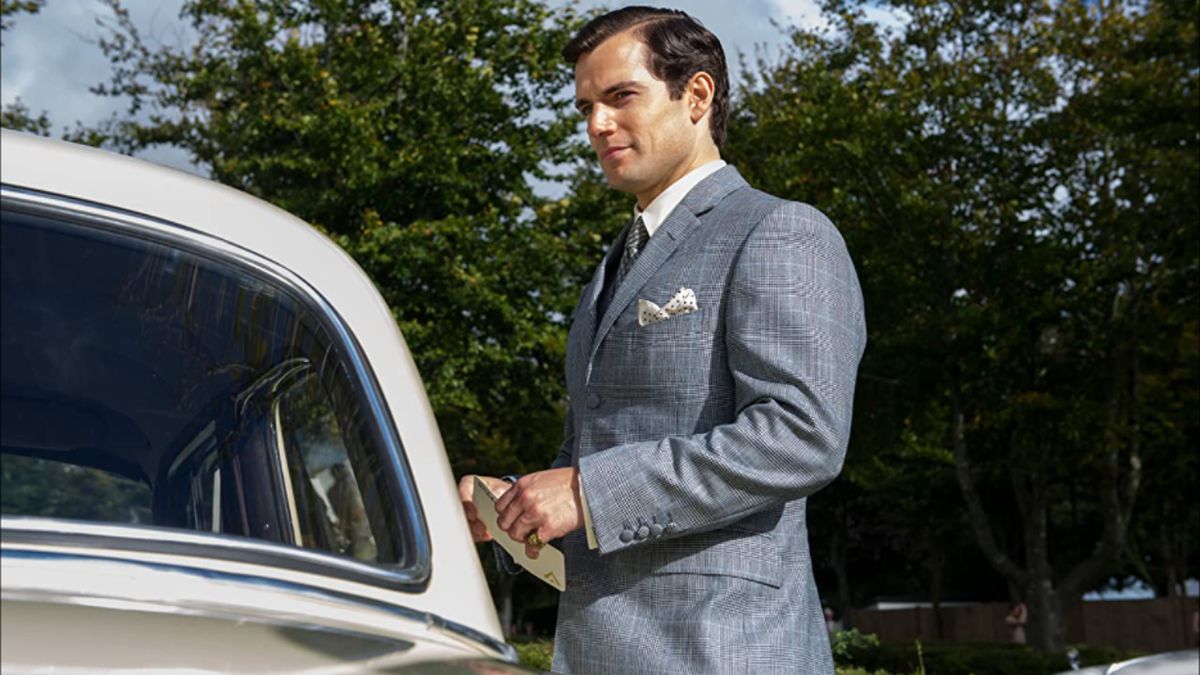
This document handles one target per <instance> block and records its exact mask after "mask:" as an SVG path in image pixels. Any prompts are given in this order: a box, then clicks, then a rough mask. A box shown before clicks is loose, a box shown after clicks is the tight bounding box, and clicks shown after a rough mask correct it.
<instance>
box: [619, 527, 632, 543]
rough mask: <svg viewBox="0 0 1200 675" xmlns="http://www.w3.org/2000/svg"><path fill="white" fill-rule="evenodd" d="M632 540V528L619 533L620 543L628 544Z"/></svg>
mask: <svg viewBox="0 0 1200 675" xmlns="http://www.w3.org/2000/svg"><path fill="white" fill-rule="evenodd" d="M631 541H633V530H625V531H624V532H622V533H621V543H622V544H628V543H629V542H631Z"/></svg>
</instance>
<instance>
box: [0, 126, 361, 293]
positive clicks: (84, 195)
mask: <svg viewBox="0 0 1200 675" xmlns="http://www.w3.org/2000/svg"><path fill="white" fill-rule="evenodd" d="M0 148H2V150H3V152H2V153H0V179H2V180H3V182H4V183H5V184H7V185H12V186H17V187H23V188H28V189H31V190H37V191H39V192H47V193H52V194H57V195H62V196H65V197H71V198H74V199H78V200H82V201H87V202H96V203H101V204H107V205H110V206H115V207H117V208H121V209H124V210H128V211H132V212H134V213H138V214H142V215H146V216H151V217H154V218H158V219H162V220H166V221H169V222H174V223H184V224H186V225H187V227H188V228H190V229H194V230H197V231H200V232H203V233H205V234H209V235H212V236H215V237H218V238H220V239H223V240H225V241H227V242H230V243H233V244H237V245H239V246H241V247H243V248H246V249H249V250H251V251H254V252H255V253H256V254H258V255H260V256H263V257H265V258H268V259H270V260H272V261H274V262H277V263H280V264H282V265H284V266H285V267H288V268H289V269H292V270H293V271H295V272H297V273H300V275H301V276H303V277H304V278H305V279H309V280H310V281H311V280H312V279H313V278H314V277H315V278H317V279H320V278H321V277H322V275H321V274H319V272H320V270H321V269H322V268H323V267H325V266H328V265H333V266H334V267H335V268H336V271H337V273H338V274H339V275H345V274H346V273H347V272H349V273H351V274H353V275H354V276H361V275H362V272H361V271H360V270H359V268H358V266H357V265H356V264H355V263H354V262H353V261H352V260H351V259H350V257H349V256H347V255H346V254H345V252H343V251H342V249H341V248H339V247H338V246H337V245H336V244H335V243H333V242H332V241H330V240H329V239H328V238H327V237H325V236H324V235H322V234H321V233H320V232H318V231H317V230H316V229H314V228H313V227H311V226H310V225H309V224H308V223H305V222H304V221H303V220H300V219H299V218H297V217H295V216H293V215H292V214H290V213H288V212H287V211H284V210H283V209H280V208H278V207H276V206H273V205H271V204H269V203H267V202H265V201H263V200H261V199H258V198H256V197H253V196H251V195H249V194H246V193H245V192H242V191H240V190H236V189H233V188H230V187H228V186H225V185H221V184H220V183H216V182H214V181H211V180H208V179H206V178H201V177H199V176H196V175H193V174H190V173H187V172H184V171H180V170H178V169H173V168H170V167H165V166H161V165H158V164H153V163H150V162H147V161H144V160H140V159H136V158H133V157H128V156H125V155H119V154H116V153H112V152H108V151H105V150H99V149H96V148H90V147H87V146H83V145H78V144H75V143H67V142H65V141H59V140H55V139H51V138H44V137H41V136H34V135H32V134H27V133H21V132H16V131H12V130H9V129H3V130H0ZM185 196H186V199H185V198H184V197H185ZM310 273H316V274H315V275H314V274H310Z"/></svg>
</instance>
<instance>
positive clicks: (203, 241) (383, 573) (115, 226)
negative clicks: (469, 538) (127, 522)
mask: <svg viewBox="0 0 1200 675" xmlns="http://www.w3.org/2000/svg"><path fill="white" fill-rule="evenodd" d="M0 206H2V207H3V209H4V210H13V211H19V212H22V213H29V214H31V215H40V216H47V217H57V218H67V219H69V220H70V221H71V222H76V223H79V224H86V225H88V226H91V227H96V228H98V229H101V230H107V231H110V232H115V233H118V234H121V235H125V236H132V237H134V238H137V239H143V240H149V241H152V242H154V243H158V244H161V245H167V246H172V247H176V248H181V249H183V250H185V251H188V252H190V253H194V254H197V255H200V256H202V257H207V258H210V259H214V260H217V261H223V262H225V263H226V264H232V265H234V266H235V267H237V268H240V269H246V270H250V271H253V272H254V273H256V274H258V275H261V276H264V277H266V278H267V279H269V280H271V281H273V282H275V283H278V284H279V285H280V286H282V287H283V288H287V289H290V290H291V291H292V292H294V293H295V294H297V295H299V296H300V298H302V300H303V301H304V302H305V303H306V304H307V306H308V307H309V308H310V309H312V310H315V311H314V314H315V315H316V316H317V317H319V320H321V321H322V322H323V323H324V325H325V326H326V328H327V329H331V330H330V332H331V335H332V336H334V337H335V339H337V340H339V341H340V342H341V344H342V346H343V348H345V350H346V353H347V356H348V359H347V360H348V362H349V363H348V364H347V365H349V366H350V369H351V372H352V374H353V376H354V378H355V379H356V384H357V386H358V388H359V390H360V391H361V393H362V394H363V395H364V396H365V398H366V402H367V405H368V406H369V409H370V411H371V416H372V417H373V418H374V419H375V421H376V422H375V424H376V427H377V428H378V430H379V432H380V434H379V435H380V437H381V438H382V440H383V443H384V446H385V447H384V451H385V453H386V456H387V459H388V460H389V461H390V462H391V464H392V467H393V469H394V471H393V474H394V477H395V479H396V481H395V482H394V483H393V488H394V489H396V491H397V493H398V494H396V495H395V497H396V500H395V501H396V504H397V506H398V507H400V508H401V509H402V510H403V513H400V514H398V520H399V521H400V522H399V526H400V527H401V528H405V527H407V528H409V529H410V531H411V532H412V542H411V543H412V544H413V549H414V550H413V551H412V557H413V558H414V559H413V561H412V562H411V564H409V565H405V566H403V567H401V566H399V565H391V566H388V565H369V564H366V563H362V562H359V561H356V560H353V559H352V558H345V557H342V556H337V555H335V554H332V553H323V552H320V551H318V550H317V549H305V548H301V547H299V546H285V545H277V544H269V543H268V542H260V541H257V540H253V539H248V538H240V537H232V536H229V535H210V534H202V535H199V537H202V539H196V538H193V537H187V536H183V537H172V536H166V535H165V534H164V533H165V532H169V533H174V534H177V535H178V534H189V532H188V531H183V530H168V529H167V528H143V527H140V526H111V527H107V528H105V527H104V526H101V528H100V529H107V530H108V531H105V532H104V533H103V534H102V538H103V539H104V540H105V541H106V542H107V545H110V546H113V547H115V548H120V549H126V550H141V551H151V552H153V551H156V550H158V551H161V550H162V548H161V546H162V545H163V544H164V543H169V544H170V545H173V546H176V547H180V546H182V547H184V548H186V549H188V550H190V551H191V552H192V553H196V552H197V548H198V547H203V548H206V549H208V550H209V551H210V555H212V554H216V555H218V556H219V557H224V558H227V559H232V560H239V561H245V562H258V563H264V562H265V563H267V564H272V565H279V566H282V567H289V568H301V569H304V570H305V571H308V572H315V573H318V574H326V575H332V576H336V577H341V578H346V579H351V580H354V581H359V582H366V583H372V584H376V585H380V586H383V587H386V588H391V589H397V590H403V591H410V592H413V591H422V590H424V589H425V587H426V586H428V584H429V578H430V575H431V572H432V570H431V567H432V551H431V548H430V538H429V529H428V526H427V525H426V522H425V514H424V511H423V510H422V508H421V502H420V499H418V498H417V495H418V494H419V493H418V489H417V484H416V481H415V480H414V478H413V475H412V471H411V469H410V468H409V466H408V461H407V458H406V456H405V454H404V445H403V443H402V442H401V440H400V435H399V431H398V429H396V426H395V420H393V419H392V416H391V413H390V412H389V409H388V408H387V406H385V405H384V403H383V396H382V393H381V392H380V389H379V384H378V380H377V378H376V377H375V374H374V372H373V371H372V370H371V368H370V365H369V364H368V363H367V361H366V359H365V357H364V355H363V352H362V347H361V346H360V345H359V343H358V340H356V339H355V337H354V335H353V333H351V332H350V329H349V328H348V327H347V326H346V324H345V322H344V321H343V320H342V318H341V316H340V315H339V314H338V313H337V311H336V310H335V309H334V308H333V307H332V306H331V305H330V303H329V302H328V301H327V300H326V299H325V298H324V296H322V295H321V294H320V293H319V292H318V291H317V290H316V289H315V288H313V287H312V286H310V285H309V284H308V283H307V282H305V281H304V280H303V279H301V278H300V277H299V276H297V275H296V274H295V273H293V272H292V271H291V270H289V269H287V268H286V267H284V266H282V265H280V264H278V263H276V262H274V261H271V260H268V259H266V258H264V257H262V256H260V255H258V254H257V253H255V252H253V251H251V250H248V249H245V248H243V247H241V246H238V245H237V244H233V243H231V242H228V241H225V240H223V239H220V238H218V237H215V236H213V235H210V234H207V233H204V232H200V231H197V230H194V229H191V228H189V227H187V226H185V225H181V224H178V223H173V222H170V221H165V220H162V219H158V218H154V217H150V216H146V215H143V214H137V213H132V212H129V211H124V210H120V209H117V208H114V207H111V206H106V205H99V204H95V203H92V202H87V201H83V200H79V199H76V198H73V197H68V196H64V195H58V194H52V193H46V192H40V191H35V190H30V189H26V188H20V187H16V186H12V185H7V184H0ZM18 520H20V521H23V522H22V523H21V525H18V524H17V522H16V521H18ZM32 520H45V519H26V518H12V517H7V516H6V517H4V518H3V520H2V521H0V522H3V537H4V539H5V540H8V539H9V538H10V535H12V536H13V537H14V538H15V537H17V536H19V537H20V538H21V539H25V538H27V537H29V536H34V537H37V536H45V535H47V534H50V533H57V534H65V533H71V534H74V535H80V536H83V537H88V538H92V537H96V536H98V535H99V534H100V533H99V532H98V531H90V529H89V528H88V527H84V525H85V524H83V523H75V522H67V521H59V523H58V525H59V526H58V527H44V526H35V527H32V528H30V527H29V521H32ZM10 527H11V528H19V529H20V530H21V533H20V535H18V533H17V532H10V531H9V529H10ZM143 530H149V531H151V532H153V535H152V536H146V534H145V532H143ZM216 540H219V541H216Z"/></svg>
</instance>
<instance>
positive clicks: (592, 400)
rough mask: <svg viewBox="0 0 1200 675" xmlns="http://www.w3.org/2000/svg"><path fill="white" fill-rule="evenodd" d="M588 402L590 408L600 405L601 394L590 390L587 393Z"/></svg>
mask: <svg viewBox="0 0 1200 675" xmlns="http://www.w3.org/2000/svg"><path fill="white" fill-rule="evenodd" d="M587 404H588V407H589V408H599V407H600V394H597V393H594V392H589V393H588V395H587Z"/></svg>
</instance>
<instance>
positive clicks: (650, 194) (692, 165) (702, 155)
mask: <svg viewBox="0 0 1200 675" xmlns="http://www.w3.org/2000/svg"><path fill="white" fill-rule="evenodd" d="M718 159H721V151H720V150H718V149H717V146H715V145H710V146H709V147H707V148H704V149H703V150H701V151H700V152H698V153H697V154H696V155H695V156H693V157H692V159H691V161H688V162H685V163H682V164H680V165H679V168H677V169H676V170H675V171H673V172H672V173H671V176H670V177H669V178H668V179H667V180H665V181H663V182H662V183H660V184H659V185H656V186H655V187H654V188H653V189H651V190H647V191H646V192H642V193H639V194H638V195H637V205H638V208H639V209H642V210H643V211H644V210H646V207H648V206H650V204H651V203H652V202H654V200H655V198H657V197H658V196H659V195H660V194H662V193H663V192H664V191H666V189H667V188H669V187H671V186H672V185H674V184H675V183H677V182H679V179H680V178H683V177H684V176H686V175H688V174H689V173H691V172H693V171H695V170H696V169H698V168H700V167H702V166H704V165H705V164H708V163H709V162H713V161H716V160H718Z"/></svg>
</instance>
